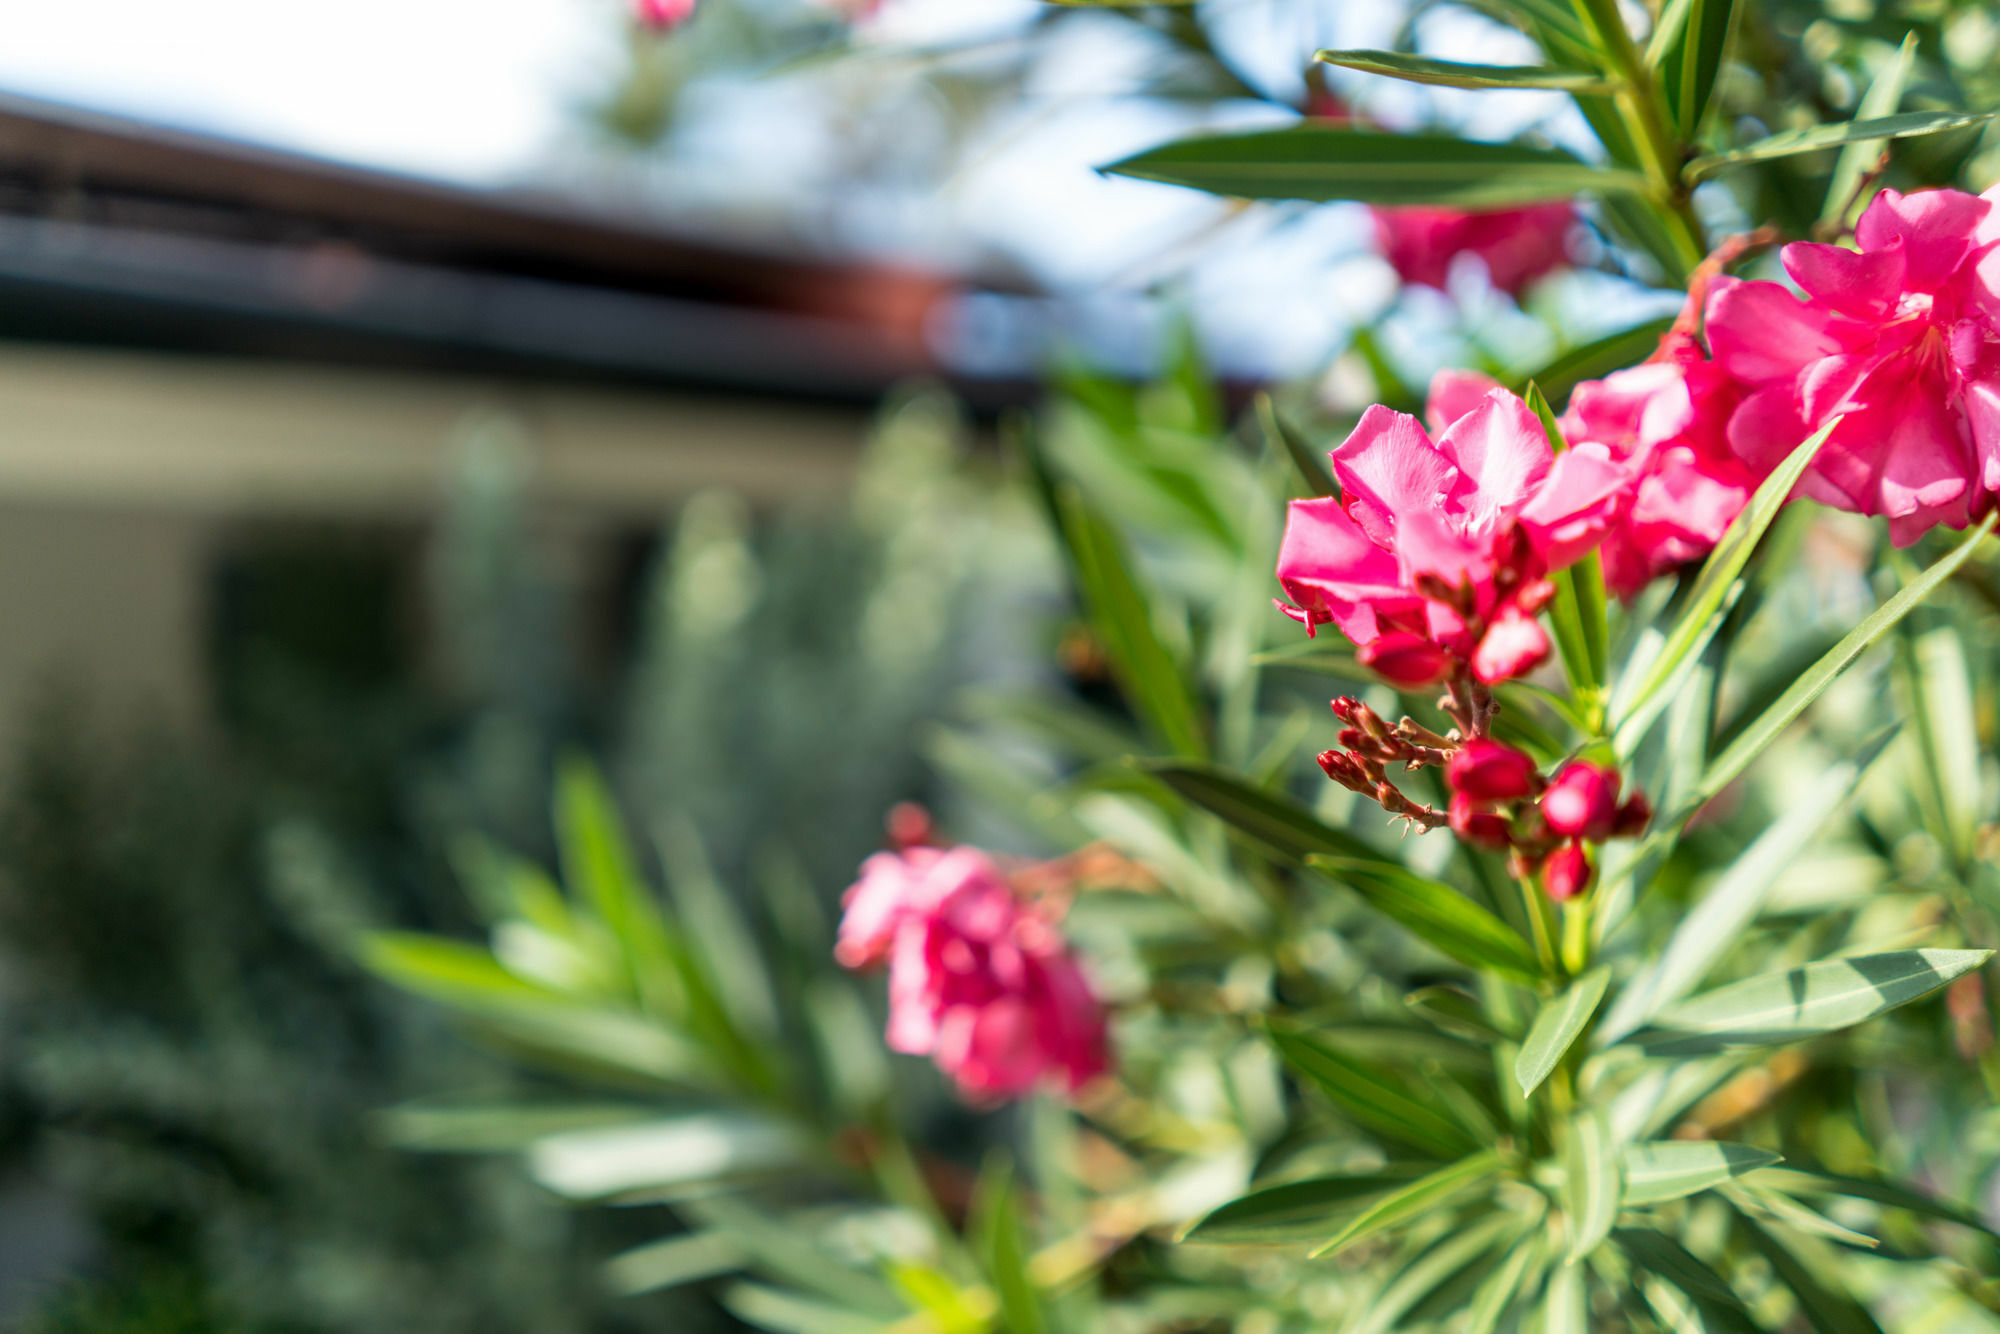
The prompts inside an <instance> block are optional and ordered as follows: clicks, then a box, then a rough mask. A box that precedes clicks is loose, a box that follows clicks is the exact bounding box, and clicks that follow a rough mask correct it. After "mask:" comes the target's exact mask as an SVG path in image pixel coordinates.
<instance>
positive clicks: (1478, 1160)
mask: <svg viewBox="0 0 2000 1334" xmlns="http://www.w3.org/2000/svg"><path fill="white" fill-rule="evenodd" d="M1499 1165H1500V1160H1499V1158H1498V1156H1497V1155H1495V1154H1494V1153H1493V1151H1492V1150H1490V1149H1489V1150H1486V1151H1484V1152H1481V1153H1475V1154H1473V1155H1472V1156H1471V1157H1469V1158H1462V1159H1460V1160H1459V1161H1458V1162H1455V1163H1453V1164H1452V1165H1451V1166H1449V1167H1442V1168H1439V1169H1438V1170H1437V1171H1435V1172H1433V1173H1431V1174H1430V1175H1429V1176H1427V1177H1422V1178H1420V1179H1418V1180H1416V1181H1413V1182H1411V1183H1410V1184H1409V1185H1407V1186H1405V1187H1403V1188H1402V1189H1401V1190H1399V1191H1396V1192H1394V1193H1393V1194H1391V1195H1389V1196H1387V1197H1385V1198H1383V1199H1382V1200H1379V1201H1377V1202H1376V1203H1375V1204H1373V1205H1371V1206H1370V1207H1369V1208H1368V1209H1367V1210H1366V1211H1365V1212H1363V1213H1362V1215H1361V1216H1360V1217H1359V1218H1356V1219H1355V1220H1354V1221H1353V1222H1351V1223H1349V1224H1348V1225H1347V1226H1346V1227H1344V1228H1342V1229H1341V1230H1340V1231H1339V1232H1338V1233H1336V1234H1335V1235H1334V1236H1333V1237H1332V1239H1330V1240H1329V1241H1327V1243H1326V1244H1325V1245H1323V1246H1321V1247H1320V1248H1319V1249H1318V1250H1316V1251H1314V1252H1313V1255H1314V1256H1315V1257H1318V1256H1321V1255H1331V1254H1332V1253H1334V1252H1335V1251H1338V1250H1340V1249H1342V1248H1343V1247H1346V1246H1350V1245H1352V1244H1353V1243H1355V1242H1357V1241H1360V1240H1361V1239H1362V1238H1364V1237H1371V1236H1373V1235H1374V1234H1375V1233H1377V1232H1380V1231H1382V1230H1383V1229H1384V1228H1389V1227H1394V1226H1396V1225H1397V1224H1398V1223H1403V1222H1407V1221H1408V1220H1410V1219H1412V1218H1415V1217H1417V1216H1418V1215H1419V1214H1425V1213H1429V1212H1430V1211H1432V1210H1434V1209H1436V1208H1438V1207H1440V1206H1442V1205H1444V1204H1446V1203H1447V1202H1449V1201H1450V1200H1452V1199H1454V1198H1456V1197H1457V1196H1458V1195H1460V1194H1462V1193H1463V1192H1465V1191H1468V1190H1471V1189H1473V1188H1474V1187H1476V1186H1481V1185H1486V1184H1488V1183H1490V1182H1491V1181H1492V1179H1493V1176H1494V1174H1495V1172H1496V1171H1497V1170H1498V1168H1499Z"/></svg>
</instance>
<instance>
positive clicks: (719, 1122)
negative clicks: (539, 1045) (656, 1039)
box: [528, 1111, 811, 1200]
mask: <svg viewBox="0 0 2000 1334" xmlns="http://www.w3.org/2000/svg"><path fill="white" fill-rule="evenodd" d="M810 1151H811V1150H810V1146H809V1145H808V1143H807V1141H806V1139H805V1137H804V1136H803V1135H802V1134H801V1133H800V1132H799V1130H798V1129H797V1127H795V1126H793V1125H791V1124H790V1123H789V1122H785V1121H780V1120H777V1119H775V1118H773V1117H769V1116H761V1115H757V1114H755V1113H751V1112H745V1111H731V1112H726V1113H725V1112H697V1113H694V1114H691V1115H688V1116H675V1117H668V1118H665V1119H663V1120H654V1121H646V1122H641V1123H638V1124H634V1125H620V1126H599V1127H596V1128H594V1129H589V1130H570V1131H564V1132H563V1133H561V1134H558V1135H548V1136H545V1137H543V1138H542V1139H540V1140H537V1141H536V1142H535V1144H534V1146H533V1147H532V1148H531V1149H529V1151H528V1171H529V1174H530V1175H531V1176H533V1177H534V1178H535V1180H536V1181H538V1182H540V1183H541V1184H542V1185H543V1186H546V1187H547V1188H548V1189H550V1190H552V1191H554V1192H555V1193H556V1194H558V1195H561V1196H563V1197H565V1198H567V1199H572V1200H603V1199H612V1198H615V1197H618V1196H630V1195H632V1194H634V1193H635V1192H639V1193H654V1192H658V1191H660V1190H662V1189H665V1188H667V1187H676V1186H686V1185H693V1184H700V1185H706V1184H708V1183H711V1182H715V1181H724V1180H732V1179H737V1178H741V1177H745V1176H769V1175H772V1174H787V1175H797V1173H798V1171H799V1169H800V1168H801V1167H802V1166H805V1165H806V1164H807V1163H809V1162H810V1161H811V1159H810Z"/></svg>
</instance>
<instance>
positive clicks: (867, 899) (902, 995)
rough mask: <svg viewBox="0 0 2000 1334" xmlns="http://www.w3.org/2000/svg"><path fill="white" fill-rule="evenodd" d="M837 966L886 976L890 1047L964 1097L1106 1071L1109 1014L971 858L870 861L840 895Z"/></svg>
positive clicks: (1065, 955) (952, 853)
mask: <svg viewBox="0 0 2000 1334" xmlns="http://www.w3.org/2000/svg"><path fill="white" fill-rule="evenodd" d="M844 904H845V908H846V911H845V913H844V915H843V916H842V918H841V923H840V937H839V941H838V944H837V945H836V946H835V949H834V956H835V957H836V958H837V959H838V960H839V961H840V962H841V963H842V964H844V965H846V966H847V967H849V968H867V967H871V966H875V965H879V964H883V963H887V964H888V967H889V1026H888V1033H887V1038H888V1043H889V1046H890V1047H892V1048H894V1049H895V1050H897V1051H900V1052H907V1053H910V1054H912V1055H927V1056H929V1057H931V1059H932V1060H934V1061H936V1062H937V1065H938V1067H939V1068H940V1069H942V1070H943V1071H944V1072H945V1073H946V1074H948V1075H950V1076H951V1077H952V1078H953V1079H954V1080H956V1081H957V1083H958V1086H959V1088H960V1090H961V1091H963V1092H964V1093H965V1094H966V1096H968V1097H972V1098H980V1099H990V1098H1003V1097H1013V1096H1018V1095H1020V1094H1023V1093H1026V1092H1028V1091H1029V1090H1030V1089H1033V1088H1034V1087H1035V1086H1036V1085H1038V1084H1040V1083H1042V1082H1044V1081H1045V1080H1047V1079H1049V1078H1052V1077H1053V1078H1055V1079H1057V1080H1058V1081H1059V1082H1060V1083H1061V1084H1062V1085H1063V1087H1064V1088H1066V1089H1067V1090H1068V1091H1070V1092H1072V1093H1074V1092H1075V1091H1076V1090H1077V1089H1078V1088H1080V1087H1081V1086H1082V1085H1083V1084H1084V1083H1086V1082H1087V1081H1089V1080H1090V1079H1092V1078H1093V1077H1095V1076H1096V1075H1099V1074H1101V1073H1103V1071H1104V1070H1105V1068H1106V1059H1107V1058H1106V1047H1105V1019H1104V1008H1103V1006H1102V1005H1101V1004H1100V1003H1099V1002H1098V1000H1097V998H1096V996H1095V995H1094V994H1093V993H1092V991H1091V989H1090V984H1089V983H1088V982H1087V981H1086V980H1085V978H1084V976H1083V972H1082V970H1081V969H1080V968H1079V967H1078V966H1077V962H1076V960H1075V958H1074V957H1073V956H1072V955H1071V954H1070V952H1069V948H1068V946H1067V945H1066V944H1065V943H1064V941H1063V938H1062V935H1061V933H1060V932H1059V931H1058V930H1057V929H1056V925H1055V923H1054V922H1053V921H1051V920H1050V918H1049V916H1048V915H1047V914H1045V913H1044V912H1042V911H1040V910H1039V909H1038V908H1037V907H1036V906H1035V905H1033V904H1030V903H1027V902H1025V901H1023V900H1022V899H1021V898H1020V897H1019V896H1018V895H1017V894H1016V893H1015V892H1014V889H1013V887H1012V886H1011V885H1009V883H1008V881H1007V879H1006V877H1005V876H1004V875H1002V874H1001V872H1000V869H999V867H998V866H996V865H995V864H994V862H993V860H992V858H990V857H988V856H987V855H986V854H985V853H984V852H981V851H980V850H979V849H977V848H971V847H956V848H949V849H946V848H938V847H928V846H922V845H918V846H910V847H905V848H902V849H901V850H900V851H894V852H882V853H877V854H876V855H874V856H873V857H870V858H869V859H868V860H867V861H866V862H865V863H863V864H862V867H861V877H860V879H859V880H857V881H856V882H855V884H854V885H853V887H852V888H850V889H849V890H848V891H847V894H846V897H845V899H844Z"/></svg>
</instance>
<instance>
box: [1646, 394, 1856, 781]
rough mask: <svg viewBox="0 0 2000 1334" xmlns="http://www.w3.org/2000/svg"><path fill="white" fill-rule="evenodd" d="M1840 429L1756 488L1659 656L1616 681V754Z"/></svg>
mask: <svg viewBox="0 0 2000 1334" xmlns="http://www.w3.org/2000/svg"><path fill="white" fill-rule="evenodd" d="M1839 424H1840V418H1838V417H1835V418H1834V419H1833V420H1832V421H1830V422H1828V423H1826V425H1824V426H1822V427H1820V429H1819V430H1817V431H1815V432H1813V434H1812V436H1811V437H1810V438H1809V439H1807V440H1806V441H1805V442H1804V443H1803V444H1801V445H1799V446H1798V447H1797V448H1796V449H1794V450H1793V451H1792V452H1791V453H1790V454H1789V455H1788V456H1786V459H1785V461H1784V462H1783V463H1781V464H1779V465H1778V467H1777V469H1776V470H1775V471H1774V472H1773V473H1772V474H1771V475H1770V476H1769V477H1768V478H1766V479H1765V480H1764V482H1763V483H1762V484H1761V485H1760V486H1758V488H1757V490H1756V493H1755V494H1754V495H1752V496H1751V497H1750V501H1749V503H1748V504H1746V505H1745V506H1744V507H1743V509H1742V512H1740V513H1739V514H1738V515H1737V516H1736V518H1735V519H1734V520H1732V521H1731V522H1730V525H1729V527H1728V529H1727V530H1726V531H1724V533H1723V534H1722V540H1721V541H1719V542H1717V543H1716V544H1715V550H1713V551H1711V552H1710V553H1709V556H1708V559H1707V560H1706V561H1704V562H1703V563H1702V567H1701V573H1700V574H1699V575H1697V576H1696V577H1695V582H1694V587H1693V589H1692V590H1690V592H1689V593H1688V597H1687V602H1686V605H1685V607H1683V609H1682V611H1681V614H1680V618H1679V619H1678V620H1676V621H1675V622H1674V626H1673V629H1672V630H1670V631H1668V632H1667V637H1666V641H1665V643H1663V644H1662V645H1661V647H1660V651H1659V652H1658V653H1657V654H1655V655H1654V656H1653V658H1652V660H1651V661H1650V662H1647V663H1646V664H1645V667H1644V670H1643V673H1642V674H1641V675H1640V677H1639V678H1638V684H1637V685H1636V686H1634V687H1633V688H1632V689H1631V690H1630V691H1629V692H1628V691H1627V690H1626V689H1625V683H1624V681H1622V680H1621V681H1620V682H1619V689H1618V691H1617V692H1616V695H1615V696H1614V698H1615V699H1616V700H1617V702H1618V707H1619V710H1620V712H1621V714H1622V716H1621V717H1620V718H1619V719H1618V731H1617V738H1616V740H1617V746H1618V750H1619V753H1620V754H1623V755H1629V754H1631V753H1632V751H1633V750H1634V748H1636V746H1637V745H1638V742H1639V740H1640V738H1641V737H1642V736H1643V735H1644V734H1645V731H1646V729H1647V728H1648V727H1649V726H1650V725H1651V724H1652V721H1653V719H1654V718H1656V717H1658V716H1659V713H1660V711H1661V710H1662V709H1664V708H1665V707H1666V704H1667V701H1668V698H1669V697H1670V691H1669V690H1668V687H1669V686H1670V685H1672V684H1673V682H1674V680H1675V678H1676V677H1677V676H1679V674H1680V673H1681V670H1682V669H1683V667H1685V666H1686V665H1687V663H1688V662H1689V660H1690V659H1692V658H1693V657H1695V655H1697V654H1699V653H1700V652H1701V650H1702V647H1703V646H1704V645H1706V644H1707V643H1708V641H1709V639H1710V638H1711V637H1713V635H1714V634H1715V632H1716V630H1717V629H1718V628H1719V627H1720V625H1721V618H1722V613H1723V610H1724V606H1723V604H1724V602H1725V601H1726V600H1727V599H1728V597H1729V595H1730V590H1731V589H1733V588H1734V587H1735V586H1736V581H1737V579H1738V578H1739V577H1740V576H1741V575H1742V573H1743V567H1744V566H1745V565H1747V564H1749V563H1750V555H1751V553H1752V552H1753V551H1755V550H1756V549H1757V543H1758V541H1759V539H1761V538H1762V537H1763V536H1764V533H1765V530H1767V529H1768V528H1770V526H1771V523H1772V521H1773V520H1775V519H1776V518H1777V517H1778V511H1779V510H1780V509H1781V508H1782V507H1783V506H1784V504H1785V502H1786V501H1787V500H1788V499H1790V498H1791V494H1792V488H1793V487H1794V486H1796V485H1798V480H1799V478H1800V476H1801V475H1803V474H1804V472H1805V470H1806V467H1807V465H1809V464H1810V463H1811V462H1812V461H1813V456H1814V455H1816V454H1818V453H1819V448H1820V446H1821V445H1823V444H1825V443H1826V438H1827V437H1828V436H1829V435H1831V434H1832V433H1833V429H1834V427H1836V426H1838V425H1839Z"/></svg>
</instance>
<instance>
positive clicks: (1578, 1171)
mask: <svg viewBox="0 0 2000 1334" xmlns="http://www.w3.org/2000/svg"><path fill="white" fill-rule="evenodd" d="M1620 1166H1621V1165H1620V1162H1619V1157H1618V1145H1617V1142H1616V1141H1615V1140H1613V1139H1612V1137H1611V1127H1610V1126H1608V1125H1606V1124H1605V1121H1604V1111H1603V1109H1602V1108H1599V1107H1588V1108H1585V1109H1584V1110H1583V1111H1581V1112H1579V1113H1578V1114H1577V1115H1576V1116H1575V1118H1574V1119H1572V1120H1571V1121H1570V1124H1569V1140H1568V1142H1567V1143H1566V1144H1564V1146H1563V1213H1564V1214H1565V1215H1566V1216H1567V1218H1568V1220H1569V1255H1568V1263H1569V1264H1570V1265H1572V1266H1574V1265H1575V1264H1576V1262H1577V1261H1578V1260H1581V1259H1582V1258H1583V1257H1584V1256H1586V1255H1588V1254H1590V1253H1591V1252H1592V1251H1594V1250H1596V1249H1597V1247H1598V1244H1599V1243H1600V1242H1602V1241H1603V1240H1604V1239H1605V1238H1606V1237H1608V1236H1610V1235H1611V1225H1612V1224H1613V1223H1615V1222H1617V1221H1618V1206H1619V1202H1620V1200H1621V1199H1622V1198H1623V1197H1624V1191H1625V1185H1624V1180H1623V1178H1622V1175H1621V1172H1620Z"/></svg>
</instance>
